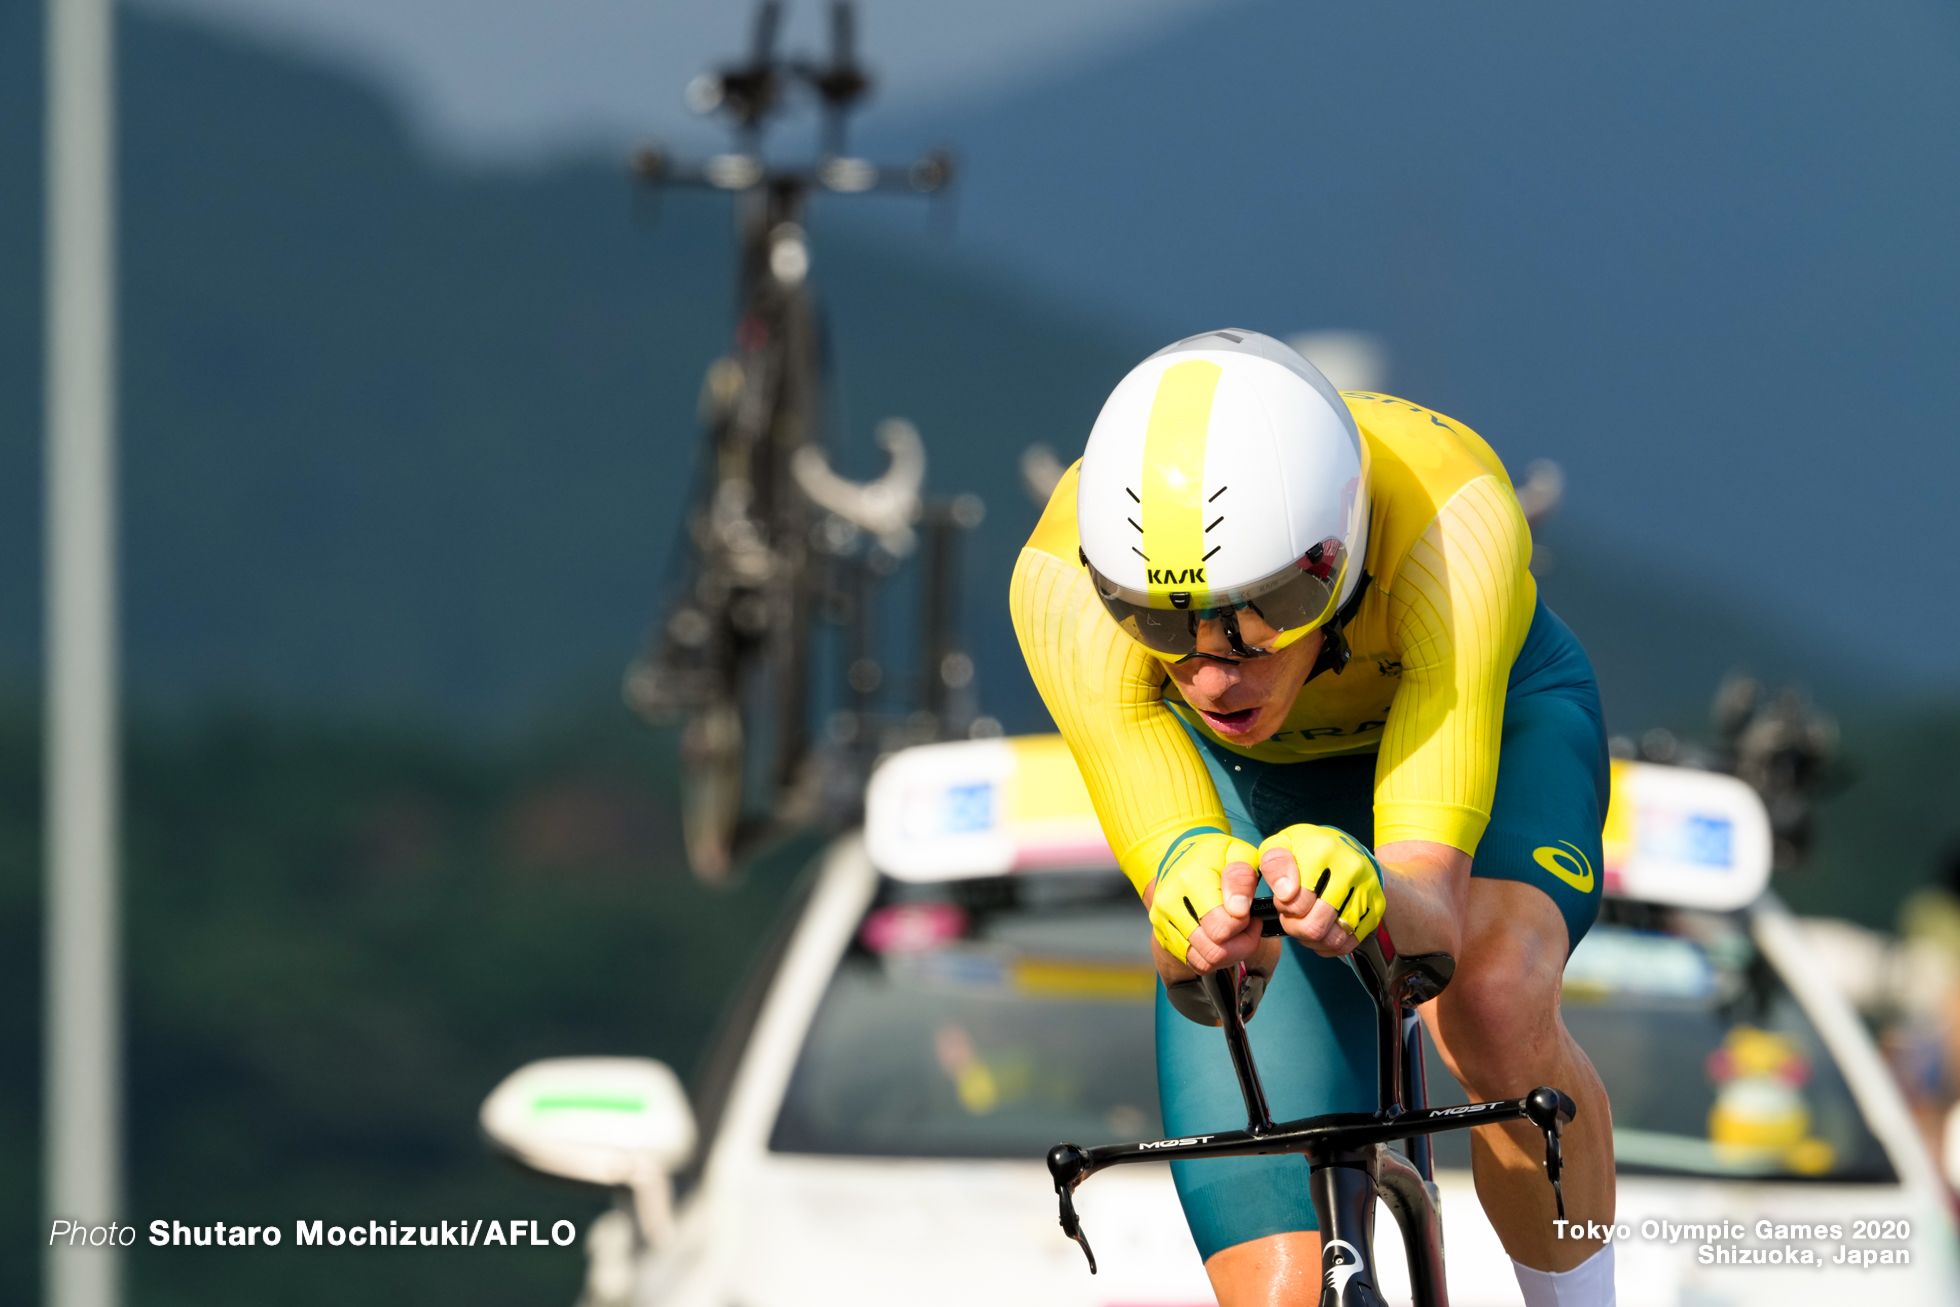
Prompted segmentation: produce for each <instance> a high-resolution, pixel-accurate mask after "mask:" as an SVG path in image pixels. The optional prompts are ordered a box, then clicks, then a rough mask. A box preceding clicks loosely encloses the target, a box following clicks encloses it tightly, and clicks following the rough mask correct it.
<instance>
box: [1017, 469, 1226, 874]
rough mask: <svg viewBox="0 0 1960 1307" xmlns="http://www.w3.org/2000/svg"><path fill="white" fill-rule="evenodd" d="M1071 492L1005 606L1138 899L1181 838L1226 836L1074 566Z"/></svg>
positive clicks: (1132, 656) (1154, 668) (1036, 541)
mask: <svg viewBox="0 0 1960 1307" xmlns="http://www.w3.org/2000/svg"><path fill="white" fill-rule="evenodd" d="M1075 484H1076V474H1075V470H1074V469H1073V468H1071V469H1070V470H1069V473H1068V475H1066V476H1064V477H1063V478H1062V481H1061V484H1060V485H1058V486H1057V487H1056V488H1055V494H1054V497H1053V498H1052V499H1050V500H1049V504H1048V510H1047V512H1046V513H1044V514H1043V515H1042V519H1041V524H1040V525H1039V526H1037V527H1036V528H1035V533H1034V536H1033V537H1032V538H1031V539H1030V540H1029V541H1028V544H1027V546H1026V547H1025V548H1023V549H1022V550H1021V557H1020V560H1019V561H1018V562H1017V563H1016V564H1015V566H1014V581H1013V585H1012V587H1011V588H1010V590H1009V592H1008V604H1009V607H1010V608H1011V609H1012V611H1013V615H1014V633H1015V635H1017V636H1018V637H1019V638H1020V641H1021V653H1022V656H1023V657H1025V658H1026V659H1027V663H1028V672H1029V674H1030V675H1031V676H1033V678H1034V683H1035V688H1036V689H1038V690H1040V691H1041V700H1042V702H1043V703H1044V704H1046V705H1047V706H1048V712H1049V715H1050V716H1052V717H1053V718H1054V719H1055V725H1056V726H1057V727H1059V728H1060V729H1061V732H1062V738H1063V739H1065V740H1067V741H1068V746H1069V752H1070V753H1072V754H1073V755H1074V756H1075V765H1076V766H1077V767H1078V768H1079V769H1080V770H1081V772H1082V779H1083V780H1084V781H1085V782H1087V783H1088V787H1089V798H1090V800H1091V801H1092V802H1093V803H1094V804H1095V807H1096V816H1097V818H1098V819H1100V820H1101V822H1102V828H1103V834H1104V835H1105V836H1106V837H1107V838H1108V840H1109V846H1110V848H1112V849H1114V850H1116V855H1117V860H1118V861H1119V862H1120V863H1121V864H1122V867H1123V871H1124V874H1125V875H1127V876H1128V877H1129V878H1130V881H1131V883H1132V884H1134V885H1135V886H1136V887H1137V892H1138V893H1139V894H1141V893H1143V892H1144V890H1145V888H1146V887H1147V886H1148V885H1149V884H1150V882H1151V881H1152V879H1153V878H1154V877H1155V876H1156V875H1157V872H1158V870H1159V864H1160V863H1161V862H1162V861H1163V859H1164V857H1165V855H1166V854H1167V853H1168V852H1169V851H1170V849H1171V847H1172V846H1173V845H1174V844H1176V842H1177V840H1178V837H1179V836H1181V835H1184V834H1185V833H1187V832H1189V831H1191V830H1193V829H1194V828H1208V829H1211V830H1217V831H1229V830H1230V826H1229V824H1228V823H1227V821H1226V817H1225V809H1224V807H1223V805H1221V804H1220V803H1219V801H1218V792H1217V790H1216V789H1215V788H1214V787H1213V786H1212V783H1211V776H1210V774H1209V773H1208V772H1206V771H1205V765H1204V762H1203V760H1202V759H1200V758H1199V756H1198V749H1197V746H1196V745H1194V744H1192V743H1191V737H1190V736H1188V735H1186V734H1185V733H1184V727H1183V726H1182V725H1180V724H1179V723H1178V721H1177V719H1176V718H1175V717H1174V716H1172V715H1171V712H1170V710H1169V709H1168V708H1166V707H1165V706H1164V696H1163V683H1164V672H1163V669H1162V668H1161V667H1160V666H1159V665H1158V663H1157V661H1156V660H1155V659H1153V658H1151V657H1150V655H1148V654H1147V653H1145V652H1144V651H1143V649H1142V648H1141V647H1140V646H1139V645H1138V644H1137V643H1136V642H1135V641H1133V640H1131V639H1130V638H1129V637H1128V636H1127V635H1124V634H1123V632H1122V631H1121V630H1119V629H1118V628H1117V626H1116V623H1115V622H1113V621H1111V620H1110V618H1109V614H1108V613H1106V612H1105V611H1104V610H1103V606H1102V603H1101V602H1100V601H1099V600H1098V599H1097V598H1096V596H1095V593H1094V591H1093V589H1092V588H1091V582H1090V579H1089V572H1088V569H1087V568H1085V567H1083V566H1082V565H1081V563H1080V562H1079V561H1078V560H1077V557H1076V551H1077V549H1078V547H1079V546H1078V544H1077V539H1076V530H1075Z"/></svg>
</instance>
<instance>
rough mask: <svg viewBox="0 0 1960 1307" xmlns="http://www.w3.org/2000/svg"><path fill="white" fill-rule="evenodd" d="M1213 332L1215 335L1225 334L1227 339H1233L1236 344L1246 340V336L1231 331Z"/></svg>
mask: <svg viewBox="0 0 1960 1307" xmlns="http://www.w3.org/2000/svg"><path fill="white" fill-rule="evenodd" d="M1211 334H1212V335H1214V336H1223V337H1224V338H1225V339H1227V340H1229V341H1231V342H1232V343H1233V344H1234V345H1237V344H1240V343H1242V342H1243V341H1244V340H1245V337H1244V336H1235V335H1233V334H1232V333H1231V332H1229V331H1214V332H1212V333H1211Z"/></svg>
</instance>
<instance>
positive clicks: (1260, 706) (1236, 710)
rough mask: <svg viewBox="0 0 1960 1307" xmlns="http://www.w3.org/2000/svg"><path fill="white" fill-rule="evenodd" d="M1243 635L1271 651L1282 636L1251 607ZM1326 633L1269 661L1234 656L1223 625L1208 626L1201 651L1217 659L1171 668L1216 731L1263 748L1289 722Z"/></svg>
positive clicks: (1243, 614)
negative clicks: (1263, 742)
mask: <svg viewBox="0 0 1960 1307" xmlns="http://www.w3.org/2000/svg"><path fill="white" fill-rule="evenodd" d="M1238 622H1239V636H1240V638H1241V639H1242V640H1244V642H1245V643H1246V644H1248V645H1250V646H1252V647H1253V648H1262V649H1263V648H1271V647H1272V643H1273V640H1274V639H1275V638H1276V637H1277V635H1278V632H1276V631H1274V630H1273V628H1272V627H1270V626H1268V625H1266V623H1265V622H1264V621H1263V620H1262V619H1261V618H1260V616H1259V614H1258V613H1256V612H1254V611H1252V610H1251V609H1249V608H1248V609H1240V610H1239V614H1238ZM1320 641H1321V633H1320V632H1319V631H1313V632H1310V633H1309V634H1307V635H1306V636H1304V637H1302V638H1301V639H1299V640H1296V641H1295V642H1293V643H1292V644H1290V645H1288V646H1286V648H1284V649H1280V650H1277V651H1275V652H1274V653H1272V654H1270V655H1268V656H1267V657H1264V658H1241V659H1238V660H1237V661H1236V662H1227V661H1223V660H1225V659H1229V658H1231V657H1232V656H1233V655H1232V647H1231V642H1230V641H1229V640H1228V639H1227V638H1226V635H1225V629H1224V625H1223V623H1220V622H1204V623H1201V624H1200V625H1199V628H1198V652H1199V653H1200V654H1211V655H1215V656H1213V657H1209V658H1206V657H1197V658H1187V659H1185V660H1184V661H1182V662H1176V663H1171V664H1170V673H1171V679H1172V680H1174V681H1176V682H1177V688H1178V690H1179V691H1180V692H1181V693H1182V694H1183V695H1184V701H1185V702H1186V703H1188V704H1190V705H1191V706H1192V707H1193V708H1195V709H1197V710H1198V712H1199V713H1200V714H1202V715H1203V717H1204V719H1205V721H1206V722H1207V723H1208V724H1209V725H1210V726H1211V728H1212V729H1213V730H1215V731H1217V732H1218V734H1219V736H1220V737H1221V738H1223V739H1226V740H1229V741H1231V742H1232V743H1233V744H1257V743H1259V742H1260V741H1261V740H1268V739H1271V738H1272V736H1273V732H1275V731H1277V730H1278V729H1279V728H1280V726H1281V724H1282V723H1284V722H1285V721H1286V714H1287V713H1288V712H1289V711H1291V709H1292V707H1293V700H1294V698H1295V696H1297V695H1298V694H1299V693H1300V687H1301V686H1302V685H1304V684H1306V680H1307V673H1308V672H1309V671H1310V670H1312V668H1313V664H1314V659H1316V658H1318V657H1319V656H1320Z"/></svg>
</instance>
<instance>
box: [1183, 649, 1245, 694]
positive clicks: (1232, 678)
mask: <svg viewBox="0 0 1960 1307" xmlns="http://www.w3.org/2000/svg"><path fill="white" fill-rule="evenodd" d="M1243 679H1244V673H1242V672H1241V671H1240V670H1239V666H1238V664H1237V663H1222V662H1213V661H1212V660H1211V659H1209V658H1207V659H1205V660H1204V661H1203V662H1201V663H1199V665H1198V670H1197V674H1196V675H1194V676H1193V677H1192V678H1191V688H1192V689H1194V690H1196V691H1197V692H1198V693H1199V694H1202V695H1204V696H1205V698H1207V699H1217V698H1218V697H1219V696H1220V695H1223V694H1227V693H1229V692H1230V691H1231V690H1232V689H1233V687H1235V686H1237V685H1238V683H1239V682H1240V681H1241V680H1243Z"/></svg>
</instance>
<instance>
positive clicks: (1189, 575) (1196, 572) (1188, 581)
mask: <svg viewBox="0 0 1960 1307" xmlns="http://www.w3.org/2000/svg"><path fill="white" fill-rule="evenodd" d="M1146 575H1148V576H1149V577H1150V584H1152V585H1203V584H1204V583H1205V569H1204V568H1202V567H1186V568H1182V569H1179V568H1175V567H1153V568H1150V569H1148V571H1147V573H1146Z"/></svg>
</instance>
